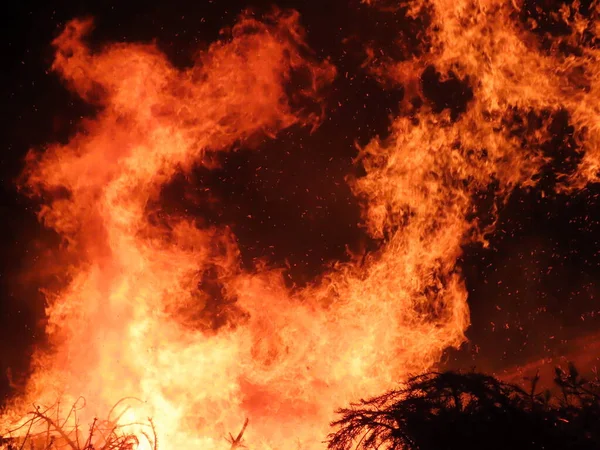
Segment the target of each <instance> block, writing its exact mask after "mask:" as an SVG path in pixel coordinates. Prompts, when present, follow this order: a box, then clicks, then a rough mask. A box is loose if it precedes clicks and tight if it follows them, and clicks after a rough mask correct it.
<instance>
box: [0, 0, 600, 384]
mask: <svg viewBox="0 0 600 450" xmlns="http://www.w3.org/2000/svg"><path fill="white" fill-rule="evenodd" d="M52 3H53V2H46V4H42V3H41V2H40V4H34V3H30V2H26V1H25V2H17V3H14V4H13V5H12V10H11V11H6V14H5V16H4V27H3V29H2V38H1V41H0V45H1V49H2V61H3V64H2V71H1V77H2V79H1V80H0V108H2V109H1V111H0V117H1V118H2V119H1V125H0V126H1V129H2V136H3V141H2V143H3V145H2V148H1V153H0V240H1V258H0V394H2V395H4V396H5V395H8V394H10V392H11V388H10V386H9V384H10V383H9V380H12V381H13V382H15V383H18V382H19V380H23V379H24V378H26V374H27V370H28V364H29V358H30V354H31V351H32V349H33V348H34V346H36V345H43V344H44V334H43V318H44V300H43V296H42V295H41V293H40V292H39V288H40V287H41V286H40V281H39V280H40V279H44V274H36V273H35V272H36V271H37V270H38V269H39V270H40V271H41V270H42V269H41V268H42V267H45V264H43V263H42V262H40V261H42V260H44V255H46V256H45V258H48V257H50V258H51V255H52V249H53V248H55V247H56V246H57V245H58V244H59V240H58V239H57V237H56V236H55V235H54V234H53V233H52V232H50V231H48V230H44V229H43V227H41V226H40V225H39V224H38V223H37V220H36V217H35V210H36V204H35V202H34V201H32V200H28V199H27V198H25V197H24V196H23V195H21V194H20V193H18V192H17V190H16V188H15V178H16V177H17V176H18V174H19V173H20V171H21V169H22V160H23V156H24V154H25V152H26V151H27V149H28V148H32V147H36V148H40V147H43V145H44V144H45V143H48V142H53V141H63V142H64V141H66V140H67V139H68V137H69V136H70V135H71V134H72V133H73V132H74V126H75V124H76V123H77V121H78V120H79V118H80V117H82V116H86V115H92V114H93V113H94V111H93V109H91V108H90V107H89V106H87V105H85V104H83V102H81V101H80V100H79V99H78V98H76V97H75V96H74V95H72V94H71V93H69V92H68V91H67V90H66V89H65V88H64V87H63V85H62V84H61V82H60V80H59V79H58V77H57V76H56V75H54V74H52V73H49V67H50V65H51V62H52V56H53V52H52V48H51V46H50V42H51V41H52V39H53V38H54V37H55V36H56V35H57V34H58V33H59V32H60V30H61V29H62V26H64V24H65V22H66V21H68V20H70V19H72V18H75V17H86V16H92V17H94V18H95V23H96V29H95V31H94V32H93V34H92V36H91V43H92V45H97V44H100V43H103V42H113V41H118V42H126V41H145V42H149V41H152V40H155V41H156V42H157V45H158V46H159V47H160V48H161V49H162V50H163V51H164V52H165V53H166V54H167V55H168V57H169V58H170V59H171V60H172V61H173V63H174V64H176V65H177V66H180V67H184V66H186V65H189V64H191V63H192V56H193V53H194V51H197V50H198V49H201V48H205V47H206V46H207V45H208V44H209V43H210V42H212V41H214V40H215V39H217V38H218V32H219V30H220V29H221V28H223V27H225V26H231V25H233V24H234V23H235V19H236V17H237V16H238V14H239V13H240V11H241V10H242V9H244V8H246V7H253V8H255V9H256V10H257V11H258V12H261V11H267V10H268V9H269V7H270V6H271V4H272V2H267V1H262V0H261V1H258V0H248V1H247V2H240V1H232V0H227V1H225V0H214V1H208V0H200V1H194V2H183V1H179V0H171V1H169V2H164V1H163V2H159V1H154V0H146V1H144V2H138V1H128V2H95V3H94V4H91V3H89V2H77V1H66V2H54V4H52ZM277 5H278V6H279V7H282V8H285V7H293V8H295V9H298V10H299V11H300V13H301V17H302V23H303V25H304V26H305V27H306V28H307V30H308V41H309V45H310V46H311V48H312V49H314V50H315V51H316V52H317V54H318V56H319V57H330V58H331V60H332V62H333V63H334V64H335V66H336V67H337V68H338V73H339V76H338V77H337V79H336V81H335V83H334V85H333V87H332V89H331V90H330V92H329V94H328V99H327V102H328V104H327V106H328V108H327V109H328V112H327V120H326V121H325V122H324V123H323V125H322V126H321V128H320V129H319V130H317V131H316V132H315V133H314V134H313V135H310V134H309V133H308V132H307V131H306V130H302V129H297V128H292V129H290V130H287V131H285V132H284V133H282V134H281V135H280V136H279V137H278V138H277V139H276V140H273V141H270V142H267V143H264V144H261V145H260V146H259V147H260V148H259V149H258V151H256V150H252V151H249V150H246V149H241V150H240V151H238V152H235V153H230V154H228V155H227V156H223V157H222V160H221V165H222V167H221V168H220V169H217V170H214V171H210V172H209V171H206V170H201V169H199V170H196V171H195V172H194V174H193V177H192V181H189V180H184V179H183V177H182V178H180V179H176V180H174V181H173V183H171V184H170V185H169V186H167V187H166V188H165V190H164V192H163V198H162V202H163V204H164V207H165V209H166V210H167V211H168V212H170V213H177V212H181V211H183V210H187V213H188V214H194V215H198V216H200V217H203V218H204V220H206V221H207V222H209V223H214V224H219V225H230V226H231V227H232V229H233V231H234V233H235V234H236V236H237V237H238V239H239V242H240V246H241V250H242V257H243V259H244V262H245V263H246V264H248V265H249V266H250V265H251V264H252V261H253V260H254V259H255V258H266V259H267V260H268V261H270V263H271V264H273V265H275V266H280V267H288V269H287V277H288V281H289V283H290V285H294V284H295V285H299V286H301V285H303V284H304V283H306V282H307V281H309V280H310V279H312V278H314V277H315V276H316V275H318V274H319V273H321V272H322V271H323V270H325V269H326V268H327V267H328V265H329V264H330V263H331V262H332V261H336V260H343V259H346V258H347V250H346V249H347V248H350V249H353V250H360V249H364V248H369V247H373V246H374V245H375V243H373V242H371V241H370V240H369V238H368V237H367V235H366V233H365V232H364V230H363V229H362V228H361V227H360V226H359V222H360V214H359V205H358V203H357V201H356V199H355V198H354V197H353V195H352V194H351V193H350V190H349V188H348V187H347V184H346V181H345V176H346V175H360V169H359V168H358V169H357V168H355V167H354V165H353V163H352V158H353V157H354V156H356V152H357V151H356V147H355V142H358V143H359V144H366V143H367V142H368V141H369V140H370V139H371V138H372V137H374V136H375V135H380V136H385V135H386V130H387V126H388V124H389V122H390V120H389V116H390V114H393V113H394V112H395V111H396V110H397V108H398V103H399V101H400V100H401V99H402V97H403V91H402V88H401V87H398V88H387V89H384V88H383V87H382V86H381V85H379V84H378V83H377V82H376V81H374V80H373V79H372V78H371V77H369V76H368V74H367V73H365V71H364V70H363V69H362V68H361V64H362V62H363V61H364V58H365V55H364V47H363V45H364V44H366V43H369V44H372V45H374V46H376V47H379V48H383V49H384V50H385V51H386V53H387V54H391V55H393V52H394V44H393V40H394V39H398V37H399V36H402V37H403V39H406V40H410V39H415V30H414V29H413V28H412V25H411V24H409V23H408V21H407V20H405V19H404V18H403V15H402V12H401V11H399V12H397V13H391V12H382V11H377V10H375V9H372V8H367V7H365V6H362V5H360V4H359V2H358V1H354V0H348V1H338V0H322V1H318V2H317V1H312V0H311V1H300V0H296V1H282V0H278V1H277ZM423 80H424V81H423V84H424V87H425V91H426V98H425V101H428V102H431V103H433V104H435V105H436V106H437V107H438V109H442V108H445V107H449V108H451V109H454V110H456V111H457V112H460V108H461V105H462V106H463V107H464V101H465V99H468V96H467V97H465V96H464V95H462V94H464V92H462V91H464V89H463V88H464V86H463V87H461V86H460V85H459V84H457V83H454V84H452V83H450V84H444V83H440V82H439V80H438V79H437V78H436V76H435V73H434V72H431V71H430V72H429V73H427V74H425V75H424V77H423ZM461 92H462V94H461ZM557 133H558V134H560V133H561V131H560V130H559V131H558V132H557ZM559 141H560V139H559ZM557 142H558V141H557ZM556 145H557V146H560V143H557V144H556ZM548 170H549V171H550V170H551V168H549V169H548ZM549 178H550V180H548V177H546V179H545V180H544V182H542V183H541V185H540V187H539V188H536V189H535V190H532V191H529V192H521V191H518V192H516V193H515V194H514V195H513V197H512V198H511V200H510V202H509V204H508V206H507V207H506V208H505V209H504V210H503V211H502V213H501V218H500V224H499V227H498V230H497V232H496V234H495V235H494V236H493V237H492V239H491V246H490V248H489V249H485V250H484V249H482V248H481V247H478V246H473V247H469V248H466V249H465V254H464V256H463V258H462V260H461V263H460V264H461V267H462V270H463V272H464V275H465V277H466V281H467V285H468V289H469V293H470V296H469V304H470V307H471V311H472V313H471V319H472V326H471V328H470V329H469V330H468V332H467V336H468V337H469V343H467V344H465V345H464V346H463V348H461V349H460V350H458V351H449V352H448V353H447V355H446V356H445V358H444V361H443V363H442V364H443V365H444V366H445V367H452V368H459V367H460V368H470V367H472V366H476V367H477V368H478V369H481V370H487V371H494V372H496V373H500V374H502V373H505V374H511V373H514V368H515V367H517V366H521V365H525V364H528V363H531V364H533V365H534V366H535V365H536V364H538V362H539V360H540V359H542V358H554V359H553V360H552V361H551V363H550V364H554V363H556V362H560V359H558V358H557V357H558V356H560V355H567V356H568V357H569V358H574V359H576V360H577V361H580V362H582V364H584V365H586V366H592V365H594V364H595V362H596V359H595V357H596V353H594V352H595V351H596V350H597V348H595V347H594V345H595V343H596V342H597V341H596V338H595V335H594V333H595V332H596V331H597V330H598V329H599V327H598V325H599V323H600V322H599V316H600V302H599V301H598V299H597V298H598V297H599V296H600V291H599V286H598V282H597V280H598V279H599V275H600V265H599V262H600V257H599V255H598V252H599V251H600V243H599V242H598V241H599V238H598V236H600V234H599V232H600V208H598V202H599V200H598V194H599V193H600V188H598V187H597V186H592V187H590V188H588V189H587V190H585V191H584V192H582V193H580V194H578V195H576V196H572V197H565V196H557V195H555V194H553V193H552V191H551V189H550V188H551V184H552V180H551V176H550V177H549ZM206 187H208V188H210V195H211V196H213V197H216V198H217V199H219V200H220V201H219V203H213V202H210V203H209V204H208V206H207V202H205V201H204V200H206V195H207V193H206V191H205V188H206ZM48 255H50V256H48ZM45 261H46V262H47V259H46V260H45ZM26 268H27V270H25V269H26ZM32 273H33V275H40V276H31V274H32ZM28 274H29V275H28ZM53 278H56V274H47V275H45V279H46V281H47V282H48V284H51V283H52V279H53Z"/></svg>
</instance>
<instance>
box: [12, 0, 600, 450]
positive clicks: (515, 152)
mask: <svg viewBox="0 0 600 450" xmlns="http://www.w3.org/2000/svg"><path fill="white" fill-rule="evenodd" d="M370 3H373V7H377V2H374V1H372V2H370ZM403 7H406V8H407V10H408V16H409V17H411V18H413V19H415V20H417V19H419V20H424V21H425V22H426V23H427V33H426V34H425V36H424V39H423V42H422V45H421V48H419V49H417V50H418V51H416V52H414V53H410V52H407V54H406V58H405V59H403V60H402V61H393V60H391V59H388V58H387V57H385V55H384V56H382V57H380V58H379V59H378V58H375V57H374V56H373V55H379V54H380V53H379V52H377V51H376V49H370V50H371V51H369V52H368V54H370V55H371V57H370V59H369V60H368V61H367V67H368V68H369V70H371V72H372V73H373V76H376V77H378V78H380V79H382V81H384V82H385V83H390V82H391V83H397V84H399V85H404V86H405V87H406V92H407V96H406V97H407V98H406V104H405V105H403V109H402V112H401V114H400V115H399V116H398V117H396V118H395V119H394V120H393V122H392V124H391V136H390V137H389V138H387V139H385V140H380V139H378V138H374V139H373V140H372V141H371V143H369V144H368V145H367V146H366V147H365V148H362V149H361V150H360V152H359V156H358V157H357V164H362V165H363V166H364V168H365V170H366V175H365V176H364V177H361V178H358V179H349V183H351V186H352V188H353V190H354V192H355V194H356V195H357V196H358V197H359V198H360V199H361V200H362V202H363V204H364V220H365V226H366V227H367V228H368V231H369V233H370V234H371V236H373V237H374V238H376V239H379V240H380V242H381V246H380V248H379V250H378V251H377V252H375V253H371V254H369V255H367V256H366V257H365V258H363V259H362V260H359V259H357V260H354V261H352V262H350V263H338V264H337V265H336V266H335V267H334V268H333V269H332V270H331V271H330V272H329V273H327V274H326V275H324V276H323V277H321V278H320V279H318V280H315V281H314V282H313V283H312V284H311V285H309V286H308V287H306V288H303V289H300V290H294V291H291V290H290V289H288V288H287V287H286V285H285V283H284V281H283V277H282V273H281V271H280V270H277V269H274V268H269V267H267V266H266V265H264V264H263V265H257V267H255V269H254V270H244V269H243V268H242V267H241V264H240V257H239V249H238V247H237V245H236V240H235V236H233V234H232V233H231V231H229V230H227V229H219V228H214V227H205V226H202V225H200V224H199V223H196V222H195V221H194V219H193V218H181V217H165V216H164V215H162V214H161V213H160V211H159V210H156V209H155V207H151V206H150V205H154V204H156V202H153V201H155V200H157V199H158V196H159V194H160V192H161V188H162V187H163V186H165V185H166V184H167V183H168V182H169V181H170V180H171V179H172V178H173V177H174V176H175V175H176V174H178V173H180V172H184V173H185V172H189V171H190V170H191V169H192V168H193V167H194V165H197V164H204V163H205V162H204V161H205V156H206V155H208V154H210V153H211V152H225V151H230V150H231V149H232V147H233V146H234V145H236V144H238V143H242V144H243V143H244V142H245V141H247V140H249V139H251V138H253V137H256V136H257V135H260V136H274V135H276V134H277V133H278V132H279V131H281V130H283V129H285V128H287V127H290V126H292V125H302V126H307V127H311V128H313V129H314V128H315V127H317V126H318V125H319V122H320V121H321V120H322V119H323V116H324V115H325V114H326V110H327V108H328V106H327V104H326V102H324V100H323V93H324V92H325V91H326V89H327V86H328V85H330V84H331V83H335V68H334V66H333V64H332V63H331V62H329V61H318V60H317V59H316V57H315V56H314V55H313V54H312V53H311V51H310V49H309V48H308V47H307V45H306V44H305V41H304V31H303V30H302V28H301V27H300V25H299V18H298V14H297V13H292V12H277V13H274V14H273V15H272V16H269V17H266V18H265V19H264V20H262V21H260V20H258V19H256V18H255V17H253V16H252V15H251V14H250V13H246V14H244V15H242V17H241V18H240V20H239V22H238V23H237V25H235V27H233V29H232V30H231V31H230V35H231V36H230V38H229V39H223V40H222V41H219V42H216V43H214V44H213V45H212V46H211V47H210V48H209V49H208V50H207V51H206V52H204V53H201V54H200V55H198V58H197V63H196V64H195V65H194V66H193V67H191V68H188V69H185V70H181V69H178V68H175V67H173V66H172V65H171V64H170V63H169V62H168V60H167V59H166V57H165V56H164V55H163V54H162V53H161V52H160V51H159V50H158V49H157V48H156V47H155V46H154V45H152V44H110V45H107V46H105V47H104V48H102V49H101V50H99V51H91V50H90V49H89V48H88V47H87V46H86V44H85V43H84V38H85V36H86V34H87V33H89V32H90V31H91V27H92V22H91V21H89V20H74V21H72V22H70V23H69V24H68V25H67V26H66V28H65V30H64V31H63V32H62V34H61V35H60V36H59V37H58V38H57V39H56V40H55V41H54V45H55V47H56V57H55V60H54V63H53V66H52V68H53V70H54V71H55V72H56V73H57V74H58V75H59V76H60V77H62V78H63V79H64V81H65V82H66V84H67V86H68V87H69V89H71V90H73V91H74V92H76V93H77V94H78V95H79V96H81V97H82V98H83V99H85V100H86V101H88V102H90V103H92V104H95V105H96V106H98V109H99V112H98V113H97V115H96V116H95V117H94V118H92V119H88V120H85V121H83V123H82V124H81V128H82V129H81V131H80V132H79V133H78V134H76V135H75V136H73V137H72V138H71V140H70V141H69V142H68V143H67V144H65V145H61V144H52V145H49V146H48V148H46V149H45V150H44V151H32V152H30V154H29V155H28V157H27V164H26V170H25V173H24V176H23V180H22V185H23V188H24V189H25V190H27V191H28V192H29V193H30V194H32V195H36V196H40V198H42V199H43V205H44V206H42V208H41V209H40V213H39V217H40V220H42V221H43V223H44V224H45V225H46V226H48V227H50V228H52V229H54V230H55V231H56V232H57V233H59V234H60V235H61V236H62V237H63V239H64V242H65V247H66V250H65V251H66V252H67V253H68V254H69V265H68V266H67V267H65V268H64V270H65V271H66V272H67V273H68V275H69V278H70V282H69V283H68V285H67V286H65V287H64V289H62V290H61V291H60V292H54V293H49V294H48V308H47V316H48V326H47V334H48V339H49V340H50V342H51V344H52V345H53V350H52V351H51V352H49V353H43V352H41V351H40V352H38V354H37V355H36V359H35V371H34V374H33V376H32V377H31V379H30V381H29V384H28V387H27V391H26V392H25V393H24V394H23V396H22V397H21V398H19V399H16V400H15V401H14V403H13V404H11V405H9V407H8V408H7V409H6V411H5V414H4V417H3V424H4V426H5V428H6V429H9V428H14V425H12V424H14V423H15V422H18V420H20V419H21V418H22V417H23V414H25V413H26V412H27V408H28V406H27V405H31V404H32V403H34V404H36V405H43V406H44V408H49V409H47V410H46V409H44V410H45V411H49V412H48V415H52V414H57V409H58V408H59V405H60V408H62V409H63V411H64V410H65V408H66V409H67V410H68V409H69V408H70V405H75V407H74V410H76V414H75V413H72V414H68V416H67V419H68V420H67V422H65V425H64V426H63V427H64V429H69V430H70V429H71V428H72V427H73V426H74V424H75V422H77V423H79V424H80V426H83V424H91V423H93V420H94V418H95V417H103V418H104V417H107V416H108V415H109V412H110V411H111V408H113V406H114V405H115V404H116V405H117V406H116V407H115V409H114V410H113V411H112V415H111V416H110V419H111V421H112V422H113V423H116V424H117V425H119V426H120V429H121V430H123V432H124V433H131V434H133V435H135V436H137V437H138V438H139V448H140V449H150V448H152V446H153V442H154V441H153V439H149V440H144V439H143V438H142V435H143V434H144V433H146V434H148V433H150V431H149V429H148V423H147V418H148V417H151V418H152V427H153V428H154V430H153V432H154V433H156V442H158V446H159V448H160V449H161V450H172V449H181V448H183V449H193V448H199V449H221V448H226V447H227V445H228V444H227V442H226V441H225V436H227V435H228V433H229V432H232V433H237V432H238V431H239V430H240V428H241V427H242V424H243V423H244V421H245V419H246V418H249V420H250V422H249V425H248V426H247V428H245V429H244V434H243V438H244V440H245V441H247V442H248V443H250V444H251V446H252V447H253V448H257V449H276V448H291V447H294V448H296V447H297V448H303V449H316V448H322V447H323V444H322V441H323V439H324V438H325V436H326V435H327V433H328V423H329V421H330V420H331V418H332V414H333V411H334V410H335V409H336V408H338V407H340V406H343V405H345V404H347V403H348V402H349V401H352V400H356V399H358V398H360V397H365V396H370V395H374V394H377V393H379V392H381V391H382V390H384V389H387V388H389V387H390V386H392V385H393V384H394V383H395V382H397V381H398V380H401V379H402V378H403V377H405V376H406V375H408V374H409V373H415V372H419V371H422V370H426V369H428V368H430V367H431V366H432V365H434V364H435V363H436V362H437V361H438V360H439V358H440V356H441V354H442V351H443V350H444V349H445V348H447V347H449V346H456V345H458V344H460V343H461V342H462V341H463V340H464V336H463V333H464V331H465V329H466V328H467V326H468V324H469V317H468V307H467V302H466V298H467V294H466V290H465V287H464V283H463V281H462V279H461V274H460V268H459V266H458V265H457V260H458V258H459V257H460V255H461V252H462V246H464V245H466V244H469V243H473V242H481V243H483V244H485V235H486V234H487V233H489V232H491V231H492V230H493V222H494V218H495V214H496V210H497V208H498V207H499V206H501V204H502V202H503V201H504V200H505V199H506V198H507V197H508V195H510V193H511V191H512V190H514V189H516V188H527V187H530V186H533V185H534V184H535V183H536V182H537V179H538V178H539V175H540V173H541V171H542V170H545V168H547V167H548V164H550V163H551V161H552V158H551V156H549V155H547V154H545V153H544V151H543V145H544V143H545V142H547V141H548V140H549V139H550V138H551V133H550V131H549V125H550V123H551V122H552V120H553V117H554V115H556V114H557V113H559V112H566V113H567V114H568V118H569V123H570V125H571V126H572V127H573V134H574V136H575V138H576V142H577V144H578V146H579V151H580V153H581V154H582V155H583V156H582V159H581V162H580V163H579V165H578V166H577V167H576V170H572V171H571V172H568V173H567V172H565V173H559V174H557V178H558V180H559V184H558V188H557V189H559V190H562V191H565V192H568V191H570V190H572V189H576V188H581V187H583V186H584V185H585V184H586V183H588V182H596V181H597V172H598V165H599V164H600V150H599V148H600V147H599V146H598V143H599V142H600V141H599V140H600V129H599V126H598V121H597V117H598V92H599V88H600V85H599V84H598V83H600V81H598V80H600V78H599V77H598V76H597V72H598V68H599V67H600V64H598V58H599V53H598V51H597V50H596V49H594V48H593V47H592V46H588V45H585V42H587V41H586V39H588V38H587V37H586V36H588V35H589V33H593V32H595V31H596V28H597V25H596V24H597V22H596V15H595V13H593V14H591V18H590V17H589V15H588V17H584V16H583V15H582V14H580V13H579V12H578V9H577V8H578V6H577V5H574V6H572V7H571V8H569V7H564V8H562V9H561V10H560V14H559V16H557V17H558V19H557V20H562V21H564V23H566V24H568V25H569V26H570V29H571V30H572V32H571V34H568V35H564V36H562V37H559V38H556V39H554V41H553V42H554V44H553V46H551V47H550V48H546V47H543V46H542V44H541V42H540V39H539V38H538V36H537V35H536V34H535V28H536V26H535V24H534V23H532V22H531V21H529V22H527V21H524V20H521V16H522V15H523V14H524V12H523V11H524V10H525V5H524V4H521V3H518V2H512V3H506V2H501V1H498V0H487V1H478V2H475V1H469V0H458V1H455V0H453V1H448V0H435V1H432V2H425V1H423V2H411V3H409V4H408V5H407V6H406V5H405V6H403ZM569 46H570V47H569ZM565 47H569V48H576V49H577V51H576V52H575V51H572V52H570V51H567V50H564V48H565ZM373 50H375V51H373ZM431 65H433V66H435V69H436V70H437V71H439V72H440V73H441V74H442V77H446V78H448V77H453V78H456V79H457V80H462V82H463V83H465V84H466V85H468V86H469V88H470V89H471V90H472V94H473V95H472V99H471V100H469V102H468V104H467V106H466V108H465V110H464V111H461V112H459V113H456V114H450V113H449V112H448V111H447V110H445V111H442V112H439V111H434V110H433V109H432V108H431V107H429V106H427V104H425V105H424V106H421V107H414V106H412V104H411V103H410V102H409V100H410V98H409V97H410V95H420V94H421V93H420V89H421V88H420V86H421V82H420V80H419V77H420V76H421V74H422V73H423V71H424V70H425V69H426V68H427V67H428V66H431ZM298 73H300V74H302V78H303V79H305V83H304V85H302V86H293V87H292V89H291V91H292V92H290V89H288V88H289V85H290V80H291V79H292V77H293V76H294V74H298ZM306 102H310V103H312V104H313V106H314V105H319V107H318V108H316V109H317V110H319V111H320V112H319V113H315V112H313V113H308V112H306V111H307V110H308V109H306V108H302V107H301V105H302V104H303V103H306ZM310 109H315V108H310ZM483 193H487V195H488V196H490V197H492V198H493V199H494V201H492V202H491V206H490V207H489V208H488V209H489V210H488V211H482V210H481V208H482V207H481V205H480V204H479V203H480V202H478V201H477V196H479V195H481V194H483ZM490 218H491V219H490ZM207 274H210V277H211V279H212V280H213V282H214V283H217V284H218V286H219V288H220V290H221V292H222V295H223V298H224V299H225V300H227V301H228V302H229V303H230V304H233V305H235V307H232V308H231V311H228V312H229V314H228V317H227V320H226V323H224V324H222V326H219V327H214V326H211V321H210V320H209V319H210V317H209V315H210V311H206V310H204V309H203V305H205V304H206V302H207V301H208V300H209V299H210V296H211V295H213V294H211V293H210V292H209V290H208V289H204V287H203V280H204V279H205V276H206V275H207ZM190 311H194V312H193V313H190ZM132 397H135V399H133V398H132ZM57 399H60V403H59V404H57ZM83 399H84V400H85V403H86V406H85V408H80V407H79V406H80V405H81V404H82V402H83V401H84V400H83ZM65 405H68V406H65ZM72 412H73V411H72ZM52 417H54V416H52ZM21 420H22V419H21ZM144 424H145V425H144ZM47 425H48V424H47V423H44V424H43V426H42V425H39V426H40V427H42V428H41V429H40V430H34V431H36V432H37V431H44V430H46V427H47ZM25 431H26V429H21V430H20V431H17V432H16V435H17V436H22V433H24V432H25ZM57 439H59V440H60V439H65V436H57ZM71 439H72V437H71ZM97 439H101V436H100V435H97ZM99 442H100V441H99ZM156 442H154V443H156ZM136 445H137V444H136Z"/></svg>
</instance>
